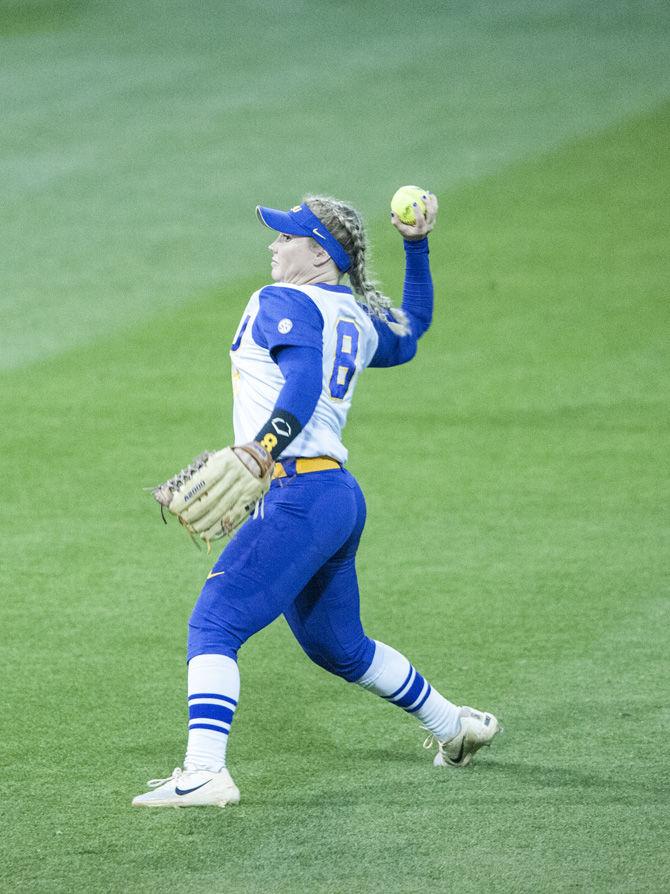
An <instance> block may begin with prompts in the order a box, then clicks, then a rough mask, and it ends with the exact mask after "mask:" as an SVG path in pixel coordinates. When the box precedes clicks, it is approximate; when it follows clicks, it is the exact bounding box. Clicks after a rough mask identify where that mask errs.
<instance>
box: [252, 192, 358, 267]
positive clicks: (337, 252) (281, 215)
mask: <svg viewBox="0 0 670 894" xmlns="http://www.w3.org/2000/svg"><path fill="white" fill-rule="evenodd" d="M256 214H257V215H258V219H259V220H260V222H261V223H264V224H265V226H266V227H269V228H270V229H271V230H276V231H277V232H278V233H288V235H289V236H309V237H310V238H312V239H315V240H316V242H317V243H318V244H319V245H322V246H323V247H324V248H325V249H326V251H327V252H328V254H329V255H330V256H331V258H332V259H333V260H334V261H335V263H336V264H337V267H338V269H339V270H341V271H342V273H346V271H347V270H348V269H349V268H350V267H351V258H350V257H349V255H348V254H347V252H346V251H345V250H344V249H343V248H342V246H341V245H340V243H339V242H338V241H337V239H336V238H335V237H334V236H333V235H332V233H330V232H329V231H328V230H327V229H326V228H325V227H324V225H323V224H322V223H321V221H320V220H319V218H318V217H317V216H316V214H313V213H312V212H311V211H310V210H309V208H308V207H307V205H296V206H295V207H294V208H291V210H290V211H277V210H276V209H275V208H264V207H263V206H262V205H257V206H256Z"/></svg>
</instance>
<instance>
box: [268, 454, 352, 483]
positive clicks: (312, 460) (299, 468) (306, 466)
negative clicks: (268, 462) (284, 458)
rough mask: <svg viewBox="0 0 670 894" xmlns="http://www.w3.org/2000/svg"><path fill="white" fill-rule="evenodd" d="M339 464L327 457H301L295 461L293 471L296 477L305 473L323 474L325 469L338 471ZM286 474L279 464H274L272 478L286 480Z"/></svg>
mask: <svg viewBox="0 0 670 894" xmlns="http://www.w3.org/2000/svg"><path fill="white" fill-rule="evenodd" d="M339 468H341V465H340V463H338V461H337V460H336V459H331V458H330V457H329V456H310V457H301V458H300V459H296V461H295V471H296V474H297V475H304V474H305V473H306V472H325V471H326V469H339ZM287 475H288V472H287V471H286V469H285V468H284V467H283V466H282V464H281V463H275V468H274V472H273V473H272V477H273V478H286V476H287Z"/></svg>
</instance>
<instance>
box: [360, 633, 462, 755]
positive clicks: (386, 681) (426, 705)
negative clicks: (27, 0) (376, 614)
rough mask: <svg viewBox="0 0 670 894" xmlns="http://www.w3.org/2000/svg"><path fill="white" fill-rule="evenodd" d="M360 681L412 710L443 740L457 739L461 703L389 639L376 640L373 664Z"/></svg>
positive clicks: (409, 711) (371, 689) (404, 708)
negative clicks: (452, 699) (433, 683)
mask: <svg viewBox="0 0 670 894" xmlns="http://www.w3.org/2000/svg"><path fill="white" fill-rule="evenodd" d="M356 682H357V683H358V685H359V686H362V687H363V688H364V689H368V690H369V691H370V692H374V693H375V695H380V696H381V697H382V698H384V699H386V700H387V701H389V702H391V703H392V704H394V705H397V706H398V707H399V708H403V710H405V711H407V713H408V714H412V715H413V716H414V717H416V718H417V720H420V721H421V723H422V724H423V726H425V727H426V729H428V730H430V732H431V733H433V735H435V736H436V737H437V738H438V739H439V740H440V741H441V742H446V741H447V740H448V739H453V737H454V736H455V735H457V734H458V732H459V730H460V708H459V707H458V705H454V704H452V703H451V702H450V701H447V699H446V698H444V696H442V695H440V693H439V692H438V691H437V690H436V689H433V687H432V686H431V685H430V683H429V682H428V680H425V679H424V678H423V677H422V676H421V674H420V673H419V672H418V671H417V670H415V669H414V668H413V667H412V665H411V664H410V662H409V661H408V660H407V658H405V656H404V655H401V654H400V652H397V651H396V650H395V649H393V648H391V646H387V645H386V644H385V643H380V642H378V641H377V640H375V654H374V657H373V659H372V664H371V665H370V667H369V668H368V670H367V671H366V672H365V673H364V674H363V676H362V677H361V678H360V679H359V680H356Z"/></svg>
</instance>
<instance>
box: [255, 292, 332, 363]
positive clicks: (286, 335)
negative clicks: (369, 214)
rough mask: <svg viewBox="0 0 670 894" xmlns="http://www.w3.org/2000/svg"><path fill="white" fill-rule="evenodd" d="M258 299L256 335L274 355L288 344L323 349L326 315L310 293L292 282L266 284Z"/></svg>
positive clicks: (260, 342)
mask: <svg viewBox="0 0 670 894" xmlns="http://www.w3.org/2000/svg"><path fill="white" fill-rule="evenodd" d="M258 300H259V308H258V314H257V315H256V319H255V320H254V325H253V330H252V335H253V339H254V341H255V342H256V344H258V345H260V346H261V347H262V348H267V350H268V351H270V353H271V354H272V356H273V359H274V357H275V354H276V352H277V351H278V350H279V349H280V348H283V347H288V346H295V347H303V348H316V349H318V350H319V351H322V350H323V317H322V315H321V311H320V310H319V308H318V307H317V306H316V304H315V303H314V302H313V301H312V300H311V298H310V297H309V296H308V295H306V294H305V293H304V292H300V291H299V290H298V289H291V288H289V287H288V286H265V288H263V289H261V291H260V293H259V299H258Z"/></svg>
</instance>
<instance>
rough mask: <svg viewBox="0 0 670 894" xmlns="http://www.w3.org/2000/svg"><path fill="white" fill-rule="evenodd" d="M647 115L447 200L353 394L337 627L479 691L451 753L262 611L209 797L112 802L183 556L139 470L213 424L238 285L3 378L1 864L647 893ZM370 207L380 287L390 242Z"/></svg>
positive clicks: (653, 285)
mask: <svg viewBox="0 0 670 894" xmlns="http://www.w3.org/2000/svg"><path fill="white" fill-rule="evenodd" d="M667 127H668V115H667V110H666V109H661V110H659V112H658V114H656V115H649V116H645V117H644V118H640V119H638V120H634V121H632V122H630V123H629V124H628V125H627V126H626V127H622V128H617V129H614V130H612V131H610V132H608V133H607V134H605V135H601V136H599V137H598V138H594V139H591V140H588V141H584V142H582V143H579V144H575V145H574V146H572V147H570V148H568V149H565V150H563V151H561V152H557V153H554V154H552V155H551V156H549V157H546V158H544V159H541V160H540V161H538V162H534V163H531V164H526V165H520V166H518V167H516V168H514V169H512V170H509V171H506V172H505V175H504V176H500V177H494V178H490V179H489V180H487V181H486V182H485V183H483V184H480V185H478V186H474V185H473V186H471V187H468V188H466V189H462V190H459V191H458V192H455V193H453V194H451V196H450V197H449V199H450V201H447V202H445V212H447V210H448V213H445V216H444V225H443V227H442V228H441V229H440V231H437V232H436V233H435V236H434V238H433V240H432V257H433V262H434V266H435V271H436V281H437V284H438V295H439V299H438V300H439V310H438V313H437V315H436V321H435V325H434V327H433V330H432V331H431V333H430V334H429V335H428V336H427V337H426V339H425V340H424V342H423V343H422V347H421V352H420V356H419V357H418V358H417V360H416V361H415V362H414V363H413V364H410V365H409V366H408V367H407V368H405V369H398V370H391V371H382V372H375V371H371V372H369V373H368V374H367V375H366V376H365V377H364V378H363V380H362V381H361V384H360V393H358V394H357V402H356V406H355V409H354V412H353V414H352V419H351V423H350V426H349V428H348V430H347V443H348V446H349V447H350V449H351V452H352V461H351V467H352V470H353V471H354V472H355V473H356V474H357V475H358V476H359V477H360V479H361V481H362V483H363V485H364V488H365V491H366V494H367V496H368V503H369V509H370V516H369V521H368V527H367V531H366V535H365V539H364V542H363V546H362V550H361V557H360V565H359V571H360V578H361V588H362V593H363V605H364V617H365V620H366V623H367V625H368V628H369V630H370V633H371V634H373V635H375V636H377V637H379V638H381V639H383V640H385V641H387V642H391V643H393V644H394V645H396V646H397V647H399V648H402V649H403V650H406V651H407V653H408V654H410V655H411V657H412V659H413V660H414V661H415V663H416V664H417V666H418V667H419V668H420V669H421V671H422V672H424V673H425V674H426V675H427V676H428V677H429V678H430V679H431V680H432V681H433V682H434V683H435V684H436V685H438V686H440V687H442V688H443V689H444V690H445V691H446V692H447V693H449V694H451V695H453V697H454V698H456V699H457V700H468V701H471V702H473V703H474V704H476V705H480V706H482V707H490V708H492V709H495V710H497V711H499V712H500V714H501V716H502V717H503V720H504V721H505V723H506V725H507V733H506V735H505V737H504V738H502V739H501V740H500V742H499V743H496V747H495V749H493V750H492V751H491V753H487V754H486V755H484V756H483V758H482V760H481V761H480V762H479V764H478V765H477V766H475V767H474V768H472V772H464V773H462V774H458V773H453V774H451V773H444V774H439V773H436V772H434V771H433V769H432V768H431V766H430V760H429V759H427V757H426V755H425V754H423V753H422V752H421V748H420V739H421V736H420V735H419V731H418V730H417V728H416V726H415V725H414V724H412V722H411V720H410V719H409V718H405V717H403V716H398V713H399V712H395V711H394V710H393V709H392V708H390V707H388V706H384V705H380V704H378V703H376V702H375V700H374V699H372V698H371V697H369V695H367V694H366V693H363V692H358V691H355V690H354V691H352V688H351V687H347V686H345V685H344V684H343V683H341V682H340V681H339V680H336V679H333V678H330V677H328V676H326V675H325V674H323V673H322V672H321V671H319V670H318V669H316V668H314V667H312V666H311V665H310V664H309V662H308V661H307V660H306V659H305V658H304V657H303V656H302V655H301V654H300V652H299V650H298V648H297V646H295V644H294V643H293V642H292V639H291V636H290V634H289V633H288V631H287V629H286V627H285V625H284V624H283V622H282V623H279V624H276V625H273V626H272V627H271V628H269V629H268V630H266V631H263V632H262V633H261V634H259V636H258V637H257V638H255V639H254V640H253V641H252V642H250V643H249V644H248V645H247V646H246V647H245V649H244V651H243V653H242V657H241V668H242V674H243V689H242V699H241V706H240V710H239V715H238V716H237V717H236V721H235V729H234V732H233V736H232V739H231V766H232V769H233V772H234V774H235V777H236V779H237V781H238V783H239V784H240V786H241V788H242V793H243V799H244V801H243V804H242V806H241V807H240V809H239V810H238V811H232V810H231V811H224V812H223V813H216V812H214V811H204V812H200V813H191V814H189V813H186V814H182V813H177V812H170V813H168V814H163V813H161V814H158V815H154V814H149V815H147V814H142V813H140V812H137V813H133V812H132V811H131V810H130V808H129V806H128V804H129V798H130V797H131V796H132V795H133V794H134V793H136V792H137V791H139V790H141V788H142V783H143V781H144V779H145V778H149V777H150V776H154V775H159V774H160V773H161V772H163V771H164V772H165V773H169V771H170V770H171V768H172V766H174V764H175V763H177V762H178V761H179V760H180V757H181V750H182V747H183V741H184V739H183V736H184V727H185V720H184V704H183V685H184V678H185V672H184V665H183V640H184V624H185V621H186V618H187V616H188V612H189V610H190V606H191V603H192V601H193V598H194V595H195V593H196V592H197V589H198V587H199V584H200V581H201V580H202V578H203V577H204V575H205V573H206V571H207V569H208V567H209V565H208V562H207V560H206V558H205V557H204V556H203V555H201V554H199V553H197V552H196V551H195V550H192V549H191V548H190V545H189V544H188V542H187V541H185V540H184V539H183V538H182V537H180V532H179V531H178V530H177V529H176V528H175V527H174V526H172V527H170V528H168V529H164V528H163V527H162V526H161V525H160V523H159V521H158V518H157V516H156V513H155V512H154V511H153V509H152V507H151V502H150V500H148V498H144V497H143V496H142V495H141V493H140V490H139V489H140V486H141V485H142V484H150V483H153V482H154V481H155V480H156V478H157V477H160V476H161V475H162V474H167V473H169V472H171V471H173V467H174V465H175V461H177V462H178V461H179V460H178V459H177V460H176V458H179V457H182V458H183V459H184V460H186V459H187V458H188V457H189V455H190V454H191V453H196V452H198V451H199V450H200V449H202V448H203V447H204V446H208V445H212V446H218V444H219V443H223V442H224V441H225V440H228V439H229V437H230V435H231V430H230V422H229V416H230V412H229V400H230V392H229V388H228V383H227V359H226V351H227V347H228V344H229V342H230V337H231V334H232V332H233V330H234V327H235V324H236V323H237V320H238V318H239V314H240V311H241V308H242V306H243V304H244V301H245V300H246V295H247V294H248V293H249V291H250V290H251V288H252V287H254V286H256V285H258V282H252V281H251V280H249V281H244V282H240V283H238V284H237V287H236V288H235V289H226V290H222V291H221V292H219V293H217V294H215V295H212V296H211V297H208V298H206V299H203V301H202V302H200V303H199V304H198V305H197V306H195V307H194V308H192V309H191V311H190V312H189V313H187V312H183V313H178V314H173V315H170V316H165V317H164V318H163V319H162V320H159V321H153V322H152V324H151V326H147V327H138V329H137V330H136V331H135V332H133V333H130V334H129V335H127V336H125V337H123V338H121V337H114V338H111V339H109V340H108V341H107V342H105V343H100V344H98V345H96V346H95V347H89V348H86V349H83V350H78V351H73V352H70V353H68V354H65V355H62V356H61V357H60V358H58V359H57V360H53V361H49V362H44V363H42V364H39V365H35V366H33V367H31V368H30V370H28V371H27V372H26V374H22V375H19V374H16V373H14V374H11V375H7V376H5V377H4V383H5V385H6V386H8V387H7V388H6V389H5V392H4V393H5V395H6V398H5V399H6V401H7V404H6V410H5V412H4V413H3V418H4V419H6V420H10V422H9V425H10V426H12V427H11V428H9V427H8V428H6V429H5V437H7V440H9V435H15V438H13V439H12V441H11V443H9V444H8V446H7V451H6V453H5V455H6V457H7V462H8V466H9V467H11V468H20V469H21V475H20V476H15V475H12V476H10V478H9V480H8V481H7V482H6V484H5V488H6V490H5V496H6V503H7V505H8V506H11V507H12V519H14V520H15V525H14V526H13V530H12V531H8V532H7V534H6V536H5V537H4V539H3V551H4V554H5V557H4V560H3V566H4V569H5V576H4V580H3V592H7V593H9V594H10V598H8V599H5V600H3V604H2V612H3V621H4V623H3V629H5V630H9V631H11V632H12V635H11V637H8V638H7V639H6V642H5V646H4V650H5V655H6V658H7V660H6V662H5V664H6V666H10V667H13V668H19V669H20V670H19V671H18V672H17V673H16V674H13V675H12V676H11V678H10V680H9V685H8V686H6V687H5V689H4V690H3V693H2V698H3V702H4V704H3V707H4V708H5V711H4V715H5V716H6V717H8V718H11V724H9V729H8V731H7V732H6V734H5V744H6V749H7V754H8V756H9V760H8V763H7V767H8V771H9V777H10V778H11V780H12V784H13V785H17V784H18V785H17V789H18V792H17V797H18V798H19V799H20V801H21V808H22V809H21V810H19V811H17V816H16V819H15V820H14V821H13V823H12V824H11V826H10V828H9V831H8V833H7V834H6V839H5V846H6V853H7V857H6V859H5V861H4V864H3V871H4V872H5V873H6V878H7V880H8V881H9V882H10V883H11V884H13V885H14V886H16V887H21V889H22V890H34V891H50V892H51V891H58V890H62V891H66V890H67V891H72V890H88V891H91V890H92V891H96V890H99V891H105V890H131V891H147V892H149V891H156V892H158V891H164V890H166V889H169V890H174V891H184V892H186V891H192V890H199V889H202V888H207V887H210V888H212V889H214V890H218V889H219V888H221V889H222V888H224V887H225V888H226V889H229V890H236V891H237V890H239V891H255V890H260V889H263V890H265V891H273V892H281V891H296V890H297V891H309V892H312V891H317V892H319V891H323V892H325V891H329V892H330V891H344V890H352V889H354V890H356V891H377V890H379V889H380V888H381V887H383V888H384V889H385V890H388V891H392V892H407V891H409V892H413V891H417V892H418V891H425V889H426V886H427V885H430V886H433V887H435V888H437V889H438V890H445V889H449V888H451V887H453V886H454V885H458V887H459V889H460V890H463V891H465V892H468V891H475V890H478V889H479V888H480V887H481V884H482V880H485V882H486V885H487V887H489V888H490V889H491V890H492V891H501V892H504V891H509V890H515V891H516V890H518V891H527V892H531V891H533V892H535V891H538V890H546V891H552V892H553V891H567V890H580V889H581V890H599V891H600V890H615V891H616V890H620V891H629V890H635V891H657V890H658V889H659V879H663V878H665V877H667V863H666V862H665V859H666V858H665V845H664V842H665V838H666V833H665V832H664V828H663V824H664V822H665V821H666V820H665V817H666V816H667V804H666V801H665V796H664V794H663V786H664V783H666V782H667V768H666V767H665V765H664V763H663V761H662V756H661V754H660V750H659V747H658V743H659V742H661V741H662V736H663V735H666V734H667V733H666V724H667V718H666V716H665V715H664V713H663V708H662V706H663V704H664V702H663V687H664V678H663V676H662V670H663V662H664V656H665V655H666V654H667V648H668V643H667V639H668V637H667V629H668V628H667V608H666V606H667V591H666V590H664V577H663V556H664V554H667V522H666V519H665V516H664V507H663V505H662V504H661V502H660V501H659V499H658V494H659V492H660V490H661V489H662V488H663V487H664V485H665V483H666V481H667V478H666V477H665V476H666V472H665V466H664V457H665V456H666V455H667V449H666V448H667V426H666V425H665V422H664V420H663V418H662V417H661V416H660V413H659V408H660V407H661V406H662V402H663V400H664V396H665V394H666V393H667V386H668V373H667V369H665V368H664V367H663V365H662V364H661V363H660V361H659V359H658V357H659V353H658V352H659V350H660V348H661V347H662V342H661V330H662V327H663V323H664V320H665V315H666V313H667V310H666V307H665V305H664V303H663V302H662V301H661V300H660V299H661V298H662V296H663V294H664V293H663V289H664V283H665V261H664V259H663V255H662V253H661V252H660V251H659V250H658V249H659V246H660V243H659V241H658V232H662V231H663V228H664V227H665V229H666V230H667V214H668V210H667V205H666V204H665V203H664V202H663V201H662V187H663V184H664V183H665V182H666V180H667V174H668V172H667V171H666V170H664V169H663V168H662V167H661V166H659V158H660V150H661V147H662V146H664V145H665V144H666V142H667V136H668V134H667ZM630 172H633V173H630ZM629 173H630V175H629V176H624V175H626V174H629ZM566 184H567V185H568V188H566ZM374 230H375V236H376V243H377V258H378V263H379V268H380V269H381V270H383V271H384V273H385V280H386V281H387V283H388V282H391V281H393V278H394V277H395V278H396V281H397V278H398V277H399V275H400V271H401V261H402V258H401V252H400V246H399V244H398V242H397V241H396V240H395V234H393V233H391V232H389V233H388V234H385V231H384V229H383V228H382V227H381V225H379V226H375V228H374ZM392 237H393V238H392ZM19 419H21V423H20V424H19V422H18V420H19ZM24 426H25V427H24ZM37 505H39V509H36V506H37ZM38 728H39V734H37V732H36V730H37V729H38Z"/></svg>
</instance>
